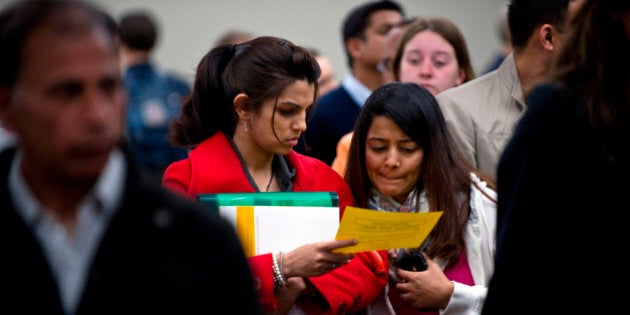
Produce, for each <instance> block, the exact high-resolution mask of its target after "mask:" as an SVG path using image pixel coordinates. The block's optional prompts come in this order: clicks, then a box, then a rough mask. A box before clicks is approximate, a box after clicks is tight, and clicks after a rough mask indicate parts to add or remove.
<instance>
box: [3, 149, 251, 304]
mask: <svg viewBox="0 0 630 315" xmlns="http://www.w3.org/2000/svg"><path fill="white" fill-rule="evenodd" d="M14 154H15V150H13V149H9V150H5V151H3V152H2V153H1V154H0V180H1V182H0V251H1V252H2V258H0V287H2V292H4V293H3V294H2V295H1V296H0V304H1V305H2V308H3V309H4V310H13V311H15V312H16V313H21V314H63V310H62V306H61V302H60V298H59V291H58V290H57V286H56V285H55V282H54V279H53V275H52V273H51V269H50V266H49V264H48V263H47V261H46V259H45V258H44V256H43V254H42V249H41V247H40V245H39V243H38V242H37V241H36V239H35V236H34V234H33V232H32V231H31V230H30V229H29V227H27V226H26V224H25V223H24V221H23V220H22V217H21V216H20V215H19V214H18V213H17V212H16V210H15V206H14V205H13V201H12V200H11V198H10V196H9V193H8V189H7V178H8V176H7V174H8V170H9V168H10V163H11V160H12V158H13V156H14ZM129 165H130V167H129V171H128V174H127V179H126V187H125V193H124V200H123V202H122V204H121V207H120V209H118V210H117V213H116V214H115V215H114V217H113V218H112V222H111V223H110V224H109V227H108V228H107V231H106V232H105V235H104V237H103V239H102V242H101V244H100V246H99V247H98V250H97V252H96V254H95V257H94V260H93V262H92V264H91V267H90V270H89V274H88V275H87V279H86V285H85V289H84V292H83V297H82V299H81V301H80V303H79V306H78V309H77V312H76V314H79V315H80V314H202V313H203V314H259V308H258V304H257V303H258V302H257V297H256V295H255V291H254V284H253V281H252V276H251V273H250V270H249V268H248V265H247V260H246V258H245V256H244V253H243V251H242V248H241V246H240V243H239V241H238V238H237V236H236V233H235V231H234V229H233V228H232V227H231V225H230V224H229V223H227V222H226V221H224V220H223V219H221V218H220V217H219V216H218V215H216V214H212V213H209V212H204V211H202V210H200V209H201V208H198V206H196V205H194V204H193V203H191V202H190V201H187V200H184V199H182V198H180V197H176V196H175V195H173V194H171V193H168V192H166V191H164V190H163V189H162V188H161V186H160V184H159V182H156V183H154V182H150V181H146V180H145V179H143V178H142V176H141V174H140V173H139V172H138V171H137V169H136V168H135V166H133V165H131V161H129ZM234 301H236V302H234Z"/></svg>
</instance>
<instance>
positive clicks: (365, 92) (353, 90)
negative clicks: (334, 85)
mask: <svg viewBox="0 0 630 315" xmlns="http://www.w3.org/2000/svg"><path fill="white" fill-rule="evenodd" d="M341 85H342V86H343V87H344V88H345V89H346V91H348V94H350V97H351V98H352V100H354V101H355V102H356V103H357V104H359V107H363V104H364V103H365V101H366V100H367V99H368V97H370V94H372V90H370V89H368V88H367V86H365V85H363V83H361V82H360V81H359V80H357V78H355V77H354V75H352V73H347V74H346V75H345V76H344V78H343V80H342V81H341Z"/></svg>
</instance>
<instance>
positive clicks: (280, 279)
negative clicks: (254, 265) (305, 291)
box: [272, 252, 287, 289]
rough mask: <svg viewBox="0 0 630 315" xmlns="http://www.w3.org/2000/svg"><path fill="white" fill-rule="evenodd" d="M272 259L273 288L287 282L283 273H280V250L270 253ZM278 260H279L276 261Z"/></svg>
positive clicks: (282, 285)
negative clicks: (276, 252)
mask: <svg viewBox="0 0 630 315" xmlns="http://www.w3.org/2000/svg"><path fill="white" fill-rule="evenodd" d="M272 260H273V265H272V266H273V287H274V288H275V289H277V288H281V287H284V286H285V285H286V283H287V281H286V279H285V277H284V274H283V273H282V269H281V268H282V267H281V266H282V252H280V253H278V255H276V254H272ZM278 260H279V262H278Z"/></svg>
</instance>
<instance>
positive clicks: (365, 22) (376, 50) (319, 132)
mask: <svg viewBox="0 0 630 315" xmlns="http://www.w3.org/2000/svg"><path fill="white" fill-rule="evenodd" d="M403 19H404V11H403V8H402V7H401V6H400V5H399V4H398V3H396V2H394V1H389V0H383V1H372V2H367V3H365V4H362V5H361V6H358V7H356V8H354V9H353V10H352V11H351V12H350V13H349V14H348V15H347V16H346V17H345V19H344V22H343V28H342V35H343V45H344V48H345V51H346V57H347V62H348V66H349V67H350V72H349V73H348V74H346V76H345V77H344V78H343V80H342V81H341V85H340V86H339V87H338V88H337V89H335V90H332V91H331V92H329V93H327V94H326V95H322V97H321V98H320V100H319V102H318V105H317V107H316V109H315V111H314V113H313V116H312V118H311V119H310V121H309V122H308V128H307V129H306V132H305V133H304V134H303V136H302V137H301V138H300V141H299V142H298V145H297V146H295V150H296V151H297V152H300V153H304V154H306V155H310V156H313V157H315V158H317V159H319V160H321V161H323V162H324V163H326V164H328V165H331V164H332V162H333V160H334V158H335V156H336V154H337V153H336V149H337V142H339V139H341V137H342V136H343V135H345V134H347V133H348V132H350V131H351V130H352V129H353V127H354V123H355V121H356V119H357V117H358V116H359V111H360V110H361V106H363V103H364V102H365V100H366V99H367V98H368V97H369V96H370V94H371V93H372V91H373V90H375V89H376V88H378V87H379V86H381V85H382V84H383V83H384V82H383V76H382V74H381V72H380V71H379V69H378V67H377V65H378V63H379V62H380V61H381V60H382V59H383V47H384V44H383V42H384V41H385V36H386V34H387V32H388V31H389V30H390V29H391V28H392V27H394V25H397V24H398V23H400V22H401V21H402V20H403Z"/></svg>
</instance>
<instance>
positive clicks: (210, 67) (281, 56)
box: [163, 37, 388, 314]
mask: <svg viewBox="0 0 630 315" xmlns="http://www.w3.org/2000/svg"><path fill="white" fill-rule="evenodd" d="M319 75H320V69H319V66H318V64H317V61H316V60H315V59H314V57H313V56H312V55H311V54H310V53H308V51H307V50H305V49H304V48H302V47H300V46H296V45H294V44H292V43H291V42H289V41H287V40H284V39H280V38H276V37H259V38H255V39H253V40H251V41H248V42H245V43H242V44H237V45H226V46H219V47H216V48H214V49H212V50H211V51H210V52H209V53H208V54H206V56H204V58H203V59H202V60H201V62H200V63H199V66H198V69H197V74H196V78H195V83H194V89H193V94H192V95H191V97H190V99H188V100H187V101H186V102H185V103H184V104H183V108H182V111H181V113H180V116H179V117H178V118H177V119H176V120H175V121H174V122H173V125H172V132H171V135H170V137H171V141H172V142H173V143H174V144H176V145H179V146H184V147H188V148H191V149H192V150H191V151H190V154H189V157H188V158H187V159H184V160H181V161H178V162H174V163H172V164H171V165H170V166H169V167H168V168H167V170H166V172H165V173H164V177H163V184H164V186H166V187H168V188H170V189H172V190H174V191H177V192H180V193H182V194H185V195H186V196H188V197H190V198H191V199H194V198H195V197H196V196H197V194H200V193H229V192H258V191H333V192H336V193H337V194H338V196H339V207H340V216H341V215H343V212H342V211H343V209H344V208H345V207H346V206H348V205H352V204H353V198H352V193H351V192H350V189H349V187H348V186H347V184H346V183H345V181H344V180H343V179H342V178H341V177H340V176H339V175H338V174H337V173H335V172H334V171H333V170H332V169H331V168H330V167H329V166H328V165H326V164H324V163H323V162H321V161H319V160H317V159H314V158H311V157H307V156H304V155H301V154H299V153H296V152H295V151H293V150H292V148H293V146H295V145H296V144H297V141H298V138H299V136H300V134H301V133H303V132H304V130H306V118H307V117H306V116H307V113H309V112H312V111H313V110H314V109H312V108H311V107H312V105H313V104H314V102H315V100H316V96H317V89H318V86H317V78H318V77H319ZM287 237H291V236H290V235H287ZM355 242H356V241H354V240H343V241H328V242H320V243H313V244H307V245H304V246H301V247H298V248H296V249H294V250H293V251H291V252H287V253H269V254H263V255H258V256H254V257H250V259H249V262H250V267H251V269H252V272H253V274H254V277H255V280H256V281H255V282H256V283H257V289H258V292H259V296H260V302H261V304H262V306H263V309H265V310H266V311H271V312H278V313H285V312H287V311H289V310H290V309H291V308H292V307H297V308H300V309H301V310H302V311H304V312H306V313H308V314H344V313H352V312H356V311H359V310H361V309H363V308H364V307H365V306H367V305H368V304H370V303H371V302H372V301H373V300H374V299H376V298H377V297H378V296H379V293H380V292H381V291H382V290H383V288H384V286H385V284H386V283H387V277H388V275H387V270H388V263H387V254H386V252H376V251H372V252H363V253H357V254H356V255H347V254H338V253H333V252H332V251H333V250H334V249H337V248H340V247H345V246H349V245H353V244H355Z"/></svg>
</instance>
